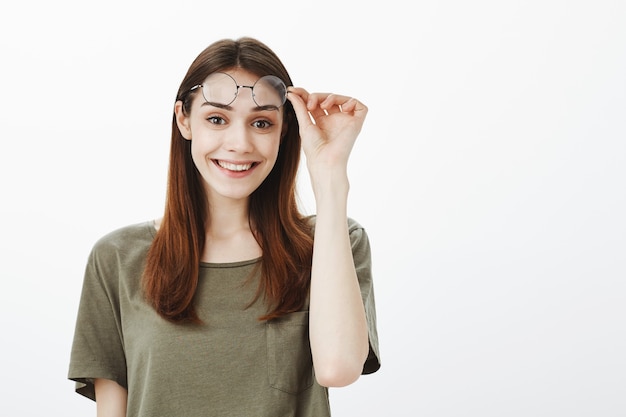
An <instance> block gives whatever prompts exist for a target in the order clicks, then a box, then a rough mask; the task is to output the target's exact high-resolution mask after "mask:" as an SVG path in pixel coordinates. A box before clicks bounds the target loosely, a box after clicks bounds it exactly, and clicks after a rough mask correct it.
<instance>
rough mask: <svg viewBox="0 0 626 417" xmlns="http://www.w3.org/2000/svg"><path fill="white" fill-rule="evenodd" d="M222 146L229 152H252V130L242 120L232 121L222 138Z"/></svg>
mask: <svg viewBox="0 0 626 417" xmlns="http://www.w3.org/2000/svg"><path fill="white" fill-rule="evenodd" d="M224 147H225V148H226V150H227V151H229V152H236V153H248V152H252V150H253V148H254V147H253V145H252V132H251V131H250V129H249V128H248V126H247V125H246V123H244V122H238V123H233V124H231V126H230V129H228V132H227V134H226V137H225V139H224Z"/></svg>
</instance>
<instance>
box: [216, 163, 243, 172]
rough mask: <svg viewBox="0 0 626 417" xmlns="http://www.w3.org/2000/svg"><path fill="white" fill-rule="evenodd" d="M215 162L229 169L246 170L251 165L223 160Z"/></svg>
mask: <svg viewBox="0 0 626 417" xmlns="http://www.w3.org/2000/svg"><path fill="white" fill-rule="evenodd" d="M217 164H218V165H219V166H221V167H222V168H225V169H228V170H229V171H247V170H249V169H250V168H251V167H252V164H233V163H231V162H225V161H217Z"/></svg>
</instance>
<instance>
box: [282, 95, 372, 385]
mask: <svg viewBox="0 0 626 417" xmlns="http://www.w3.org/2000/svg"><path fill="white" fill-rule="evenodd" d="M289 93H290V94H289V100H290V101H291V103H292V104H293V106H294V109H295V111H296V115H297V117H298V123H299V126H300V135H301V137H302V146H303V149H304V152H305V156H306V160H307V167H308V170H309V175H310V177H311V184H312V187H313V193H314V195H315V202H316V214H317V219H316V225H315V236H314V238H315V240H314V245H313V265H312V271H311V294H310V307H309V328H310V330H309V331H310V340H311V352H312V355H313V366H314V368H315V375H316V378H317V381H318V383H319V384H320V385H323V386H328V387H331V386H333V387H337V386H345V385H349V384H351V383H352V382H354V381H356V380H357V379H358V378H359V376H360V375H361V372H362V370H363V364H364V363H365V360H366V358H367V354H368V350H369V344H368V335H367V322H366V318H365V309H364V307H363V301H362V299H361V293H360V289H359V283H358V279H357V275H356V271H355V268H354V260H353V257H352V249H351V244H350V236H349V235H348V219H347V201H348V190H349V182H348V175H347V164H348V157H349V155H350V152H351V150H352V147H353V145H354V142H355V140H356V137H357V136H358V134H359V132H360V130H361V126H362V125H363V121H364V119H365V116H366V114H367V107H365V106H364V105H363V104H362V103H360V102H359V101H357V100H356V99H354V98H349V97H346V96H341V95H336V94H326V93H315V94H309V93H308V92H306V91H305V90H304V89H301V88H291V89H290V91H289Z"/></svg>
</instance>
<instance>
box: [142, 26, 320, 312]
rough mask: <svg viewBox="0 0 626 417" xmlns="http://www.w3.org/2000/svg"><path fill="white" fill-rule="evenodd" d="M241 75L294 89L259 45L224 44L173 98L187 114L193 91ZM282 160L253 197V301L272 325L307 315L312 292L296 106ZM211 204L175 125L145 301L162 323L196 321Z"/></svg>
mask: <svg viewBox="0 0 626 417" xmlns="http://www.w3.org/2000/svg"><path fill="white" fill-rule="evenodd" d="M232 68H242V69H245V70H247V71H250V72H252V73H253V74H256V75H258V76H259V77H261V76H263V75H268V74H271V75H275V76H277V77H279V78H280V79H282V80H283V82H284V83H285V84H286V85H287V86H291V85H293V83H292V82H291V78H290V77H289V74H288V73H287V70H286V69H285V67H284V66H283V64H282V62H281V61H280V59H279V58H278V57H277V56H276V54H275V53H274V52H273V51H272V50H270V49H269V48H268V47H267V46H266V45H264V44H263V43H261V42H259V41H258V40H256V39H252V38H248V37H244V38H239V39H237V40H230V39H224V40H220V41H217V42H215V43H213V44H211V45H209V46H208V47H207V48H206V49H205V50H204V51H202V52H201V53H200V55H198V57H197V58H196V59H195V60H194V61H193V63H192V64H191V66H190V67H189V70H188V71H187V74H186V75H185V77H184V79H183V81H182V83H181V85H180V87H179V89H178V94H177V96H176V98H177V100H182V101H183V109H184V111H185V112H189V109H190V107H191V101H192V97H193V94H197V93H196V92H191V93H189V90H190V89H191V88H192V87H193V86H195V85H197V84H201V83H202V81H203V80H204V79H205V78H206V77H207V76H208V75H209V74H211V73H213V72H216V71H224V70H228V69H232ZM283 117H284V123H285V126H286V129H284V130H283V132H284V136H283V137H282V140H281V144H280V147H279V151H278V159H277V161H276V164H275V165H274V168H273V169H272V171H271V172H270V173H269V175H268V176H267V178H266V179H265V180H264V181H263V183H262V184H261V185H260V186H259V188H258V189H256V190H255V191H254V192H253V193H252V195H251V196H250V202H249V221H250V224H251V225H254V227H253V228H252V230H253V233H254V236H255V239H256V240H257V242H258V244H259V246H260V247H261V250H262V252H263V255H262V262H261V279H260V281H259V287H258V289H257V295H256V298H259V297H263V298H264V299H265V302H266V303H267V306H268V313H267V314H266V315H265V316H263V317H261V318H260V319H261V320H269V319H272V318H276V317H279V316H281V315H284V314H286V313H290V312H293V311H297V310H299V309H301V308H302V306H303V305H304V303H305V301H306V297H307V294H308V289H309V282H310V272H311V259H312V253H313V239H312V235H311V226H310V225H309V224H308V222H307V220H306V218H305V217H304V216H303V215H302V214H301V213H300V212H299V210H298V206H297V202H296V192H295V185H296V174H297V171H298V164H299V162H300V135H299V133H298V123H297V120H296V117H295V112H294V110H293V107H292V106H291V103H290V102H289V101H287V102H286V103H285V105H284V116H283ZM208 215H209V214H208V202H207V196H206V193H205V190H204V188H203V186H202V178H201V176H200V173H199V172H198V170H197V169H196V166H195V165H194V163H193V160H192V158H191V141H189V140H185V139H184V138H183V136H182V135H181V132H180V130H179V129H178V126H177V124H176V117H175V116H174V117H173V119H172V142H171V148H170V162H169V172H168V184H167V195H166V205H165V213H164V216H163V220H162V222H161V225H160V227H159V230H158V232H157V234H156V237H155V239H154V241H153V243H152V245H151V247H150V249H149V251H148V255H147V258H146V265H145V270H144V274H143V278H142V280H143V281H142V284H143V289H144V293H145V296H146V298H147V301H148V302H149V303H150V304H151V305H152V306H153V307H154V308H155V310H156V311H157V312H158V313H159V314H160V315H161V316H162V317H164V318H165V319H167V320H169V321H172V322H195V323H199V322H200V319H199V317H198V315H197V312H196V310H195V308H194V305H193V298H194V294H195V292H196V288H197V285H198V274H199V267H200V254H201V253H202V250H203V247H204V244H205V226H206V224H207V222H208V218H207V217H208Z"/></svg>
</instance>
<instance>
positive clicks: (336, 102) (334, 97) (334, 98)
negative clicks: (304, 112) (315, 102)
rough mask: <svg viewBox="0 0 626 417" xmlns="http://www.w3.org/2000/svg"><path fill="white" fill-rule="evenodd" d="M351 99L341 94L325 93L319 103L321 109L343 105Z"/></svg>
mask: <svg viewBox="0 0 626 417" xmlns="http://www.w3.org/2000/svg"><path fill="white" fill-rule="evenodd" d="M350 100H351V97H348V96H344V95H341V94H334V93H333V94H327V95H326V97H324V100H323V101H322V102H321V103H320V106H321V107H322V108H323V109H330V108H331V107H333V106H341V107H343V105H344V104H346V103H347V102H348V101H350Z"/></svg>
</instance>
